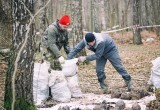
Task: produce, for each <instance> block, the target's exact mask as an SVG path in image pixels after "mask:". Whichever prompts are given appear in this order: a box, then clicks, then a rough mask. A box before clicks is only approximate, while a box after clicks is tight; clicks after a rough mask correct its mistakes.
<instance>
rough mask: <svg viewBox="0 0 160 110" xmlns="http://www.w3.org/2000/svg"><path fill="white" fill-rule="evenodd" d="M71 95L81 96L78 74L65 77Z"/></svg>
mask: <svg viewBox="0 0 160 110" xmlns="http://www.w3.org/2000/svg"><path fill="white" fill-rule="evenodd" d="M66 79H67V83H68V86H69V88H70V91H71V96H72V97H75V98H76V97H82V92H81V88H80V86H79V80H78V74H75V75H74V76H71V77H66Z"/></svg>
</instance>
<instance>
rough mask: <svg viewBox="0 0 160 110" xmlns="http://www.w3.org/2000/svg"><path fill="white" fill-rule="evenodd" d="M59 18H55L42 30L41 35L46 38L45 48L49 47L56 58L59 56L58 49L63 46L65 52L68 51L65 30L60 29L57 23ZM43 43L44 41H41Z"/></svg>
mask: <svg viewBox="0 0 160 110" xmlns="http://www.w3.org/2000/svg"><path fill="white" fill-rule="evenodd" d="M58 22H59V20H56V21H55V22H54V23H53V24H51V25H49V27H48V28H47V29H46V31H45V32H44V35H43V37H44V38H45V39H46V40H45V41H43V42H45V43H46V46H47V48H49V49H50V50H51V51H52V53H53V54H54V55H55V57H56V58H58V57H60V56H61V54H60V49H61V48H62V47H64V50H65V52H66V54H68V53H69V51H70V47H69V42H68V32H67V30H62V29H61V28H60V27H59V24H58ZM43 44H44V43H43Z"/></svg>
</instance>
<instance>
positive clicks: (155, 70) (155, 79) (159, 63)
mask: <svg viewBox="0 0 160 110" xmlns="http://www.w3.org/2000/svg"><path fill="white" fill-rule="evenodd" d="M152 64H153V66H152V68H151V76H150V80H149V83H150V84H153V85H154V86H155V87H156V88H160V57H158V58H156V59H155V60H153V61H152Z"/></svg>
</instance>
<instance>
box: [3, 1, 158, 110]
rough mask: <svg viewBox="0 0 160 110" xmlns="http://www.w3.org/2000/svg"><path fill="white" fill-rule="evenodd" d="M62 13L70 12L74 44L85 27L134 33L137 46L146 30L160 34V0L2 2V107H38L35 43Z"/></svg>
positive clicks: (94, 29)
mask: <svg viewBox="0 0 160 110" xmlns="http://www.w3.org/2000/svg"><path fill="white" fill-rule="evenodd" d="M63 14H69V15H70V16H71V26H70V27H69V30H70V37H71V38H72V39H73V42H72V43H73V44H76V43H77V42H78V41H79V40H80V39H81V38H82V37H83V35H84V33H85V32H86V31H89V32H105V33H112V31H113V30H117V31H114V32H122V33H124V32H128V31H131V32H133V44H142V39H141V34H140V32H141V31H143V30H147V31H152V32H155V33H156V34H157V36H158V37H159V34H160V31H159V29H160V28H159V24H160V0H0V16H1V17H0V62H1V63H0V66H2V67H3V71H1V72H0V90H1V91H2V92H0V105H2V106H4V107H5V108H6V109H7V110H11V109H12V110H14V108H16V110H21V108H24V105H25V106H26V108H25V109H26V110H30V109H31V108H32V109H33V108H34V105H33V96H32V95H33V94H32V83H30V82H32V80H33V74H32V73H33V64H34V56H35V52H36V47H37V46H38V45H39V42H40V39H41V35H42V33H43V32H44V30H45V29H46V27H47V26H48V25H49V24H51V23H53V22H54V20H56V19H59V18H60V17H61V16H62V15H63ZM37 33H39V34H37ZM126 37H127V36H126ZM17 108H19V109H17Z"/></svg>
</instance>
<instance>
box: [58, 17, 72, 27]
mask: <svg viewBox="0 0 160 110" xmlns="http://www.w3.org/2000/svg"><path fill="white" fill-rule="evenodd" d="M59 23H60V24H62V25H69V24H70V17H69V16H68V15H63V16H62V17H61V18H60V19H59Z"/></svg>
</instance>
